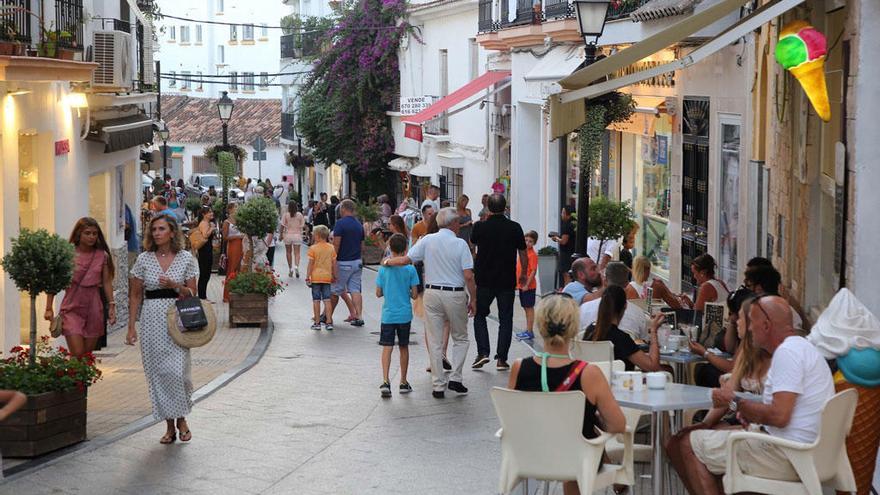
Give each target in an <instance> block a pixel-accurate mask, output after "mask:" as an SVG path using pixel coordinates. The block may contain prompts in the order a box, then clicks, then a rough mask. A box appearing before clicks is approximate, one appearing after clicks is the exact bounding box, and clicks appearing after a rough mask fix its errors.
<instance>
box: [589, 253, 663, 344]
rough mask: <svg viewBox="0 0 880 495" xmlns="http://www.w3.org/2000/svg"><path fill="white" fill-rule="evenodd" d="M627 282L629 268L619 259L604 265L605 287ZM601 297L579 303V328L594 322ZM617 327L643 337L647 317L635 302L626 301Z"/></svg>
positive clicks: (645, 332)
mask: <svg viewBox="0 0 880 495" xmlns="http://www.w3.org/2000/svg"><path fill="white" fill-rule="evenodd" d="M628 283H629V268H627V267H626V265H624V264H623V263H621V262H620V261H612V262H610V263H608V266H606V267H605V287H609V286H612V285H616V286H618V287H620V288H621V289H623V288H624V287H626V284H628ZM601 302H602V300H601V299H593V300H592V301H587V302H585V303H583V304H581V330H585V329H586V328H587V327H588V326H590V325H591V324H593V323H595V322H596V318H597V317H598V316H599V303H601ZM617 328H619V329H621V330H623V331H624V332H626V333H628V334H629V336H630V337H632V338H633V340H635V339H644V338H645V337H646V336H647V335H648V317H647V316H645V312H644V311H643V310H642V308H640V307H638V306H636V305H635V304H629V303H627V305H626V309H625V310H624V312H623V317H622V318H621V319H620V322H619V323H618V324H617Z"/></svg>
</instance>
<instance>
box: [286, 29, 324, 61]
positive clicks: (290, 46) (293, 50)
mask: <svg viewBox="0 0 880 495" xmlns="http://www.w3.org/2000/svg"><path fill="white" fill-rule="evenodd" d="M319 42H320V38H319V33H293V34H285V35H283V36H281V58H308V57H314V56H316V55H318V52H319V51H320V50H319V49H320V43H319Z"/></svg>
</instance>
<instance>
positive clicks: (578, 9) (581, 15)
mask: <svg viewBox="0 0 880 495" xmlns="http://www.w3.org/2000/svg"><path fill="white" fill-rule="evenodd" d="M610 5H611V1H610V0H574V10H575V13H576V14H577V21H578V30H579V31H580V33H581V36H582V37H583V38H584V45H585V47H584V66H587V65H590V64H592V63H593V62H595V60H596V42H597V41H598V40H599V36H602V32H603V31H604V30H605V20H606V19H607V16H608V7H609V6H610ZM587 38H594V39H592V40H590V41H587ZM589 176H590V174H589V173H587V171H585V170H581V173H580V174H579V178H578V205H577V212H578V216H577V238H576V240H575V254H574V255H573V257H575V258H580V257H583V256H586V255H587V243H588V240H589V237H590V236H589V233H588V230H589V216H590V177H589ZM598 258H599V259H601V258H602V253H599V255H598ZM595 261H596V263H599V260H598V259H597V260H595Z"/></svg>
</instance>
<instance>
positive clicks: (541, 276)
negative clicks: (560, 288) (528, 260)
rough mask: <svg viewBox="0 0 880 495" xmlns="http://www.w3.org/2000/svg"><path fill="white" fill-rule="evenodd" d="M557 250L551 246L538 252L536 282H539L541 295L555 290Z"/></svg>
mask: <svg viewBox="0 0 880 495" xmlns="http://www.w3.org/2000/svg"><path fill="white" fill-rule="evenodd" d="M557 256H559V250H557V249H556V248H555V247H553V246H544V247H542V248H541V249H539V250H538V280H540V282H541V291H542V293H545V294H546V293H547V292H550V291H552V290H554V289H556V266H557V259H556V257H557Z"/></svg>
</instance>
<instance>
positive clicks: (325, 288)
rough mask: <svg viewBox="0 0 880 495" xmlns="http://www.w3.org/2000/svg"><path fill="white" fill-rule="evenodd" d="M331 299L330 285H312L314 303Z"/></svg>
mask: <svg viewBox="0 0 880 495" xmlns="http://www.w3.org/2000/svg"><path fill="white" fill-rule="evenodd" d="M329 299H330V284H312V301H327V300H329Z"/></svg>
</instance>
